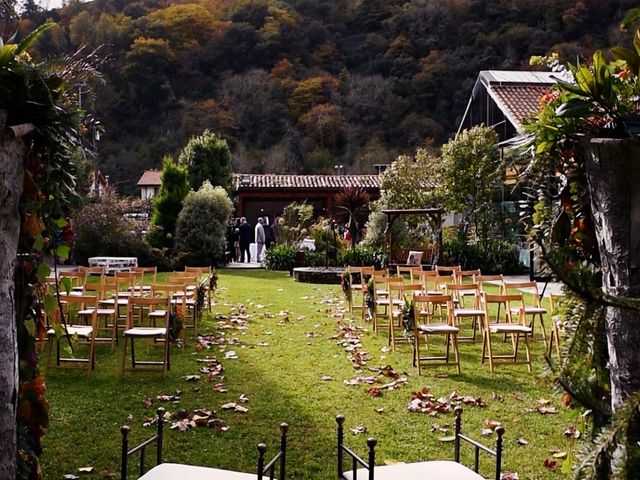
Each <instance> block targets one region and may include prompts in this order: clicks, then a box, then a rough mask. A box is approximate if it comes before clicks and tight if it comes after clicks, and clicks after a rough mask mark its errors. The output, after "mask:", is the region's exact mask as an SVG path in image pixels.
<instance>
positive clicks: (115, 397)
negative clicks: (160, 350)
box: [42, 270, 584, 480]
mask: <svg viewBox="0 0 640 480" xmlns="http://www.w3.org/2000/svg"><path fill="white" fill-rule="evenodd" d="M215 300H216V305H215V306H214V308H213V315H210V316H209V315H207V316H205V319H204V321H203V325H202V328H201V330H202V331H203V332H205V331H206V332H211V333H214V332H218V333H224V335H225V337H226V338H237V339H238V340H239V344H237V345H223V346H221V345H215V346H213V347H212V348H211V349H209V350H202V351H196V349H195V345H196V342H195V341H194V340H193V339H192V340H190V341H189V343H188V345H187V346H186V347H185V348H183V349H177V348H173V349H172V367H171V371H170V373H169V375H168V376H167V378H166V379H162V377H161V375H159V374H153V373H143V372H140V373H138V372H136V373H128V374H127V375H126V376H125V378H124V380H122V381H121V380H119V378H118V372H119V359H120V355H119V353H120V351H119V348H118V349H117V350H116V352H115V353H113V354H112V353H111V352H110V348H109V347H107V346H98V347H97V349H98V350H97V351H98V353H97V363H96V365H97V366H96V370H95V372H92V373H87V372H84V371H76V370H56V369H52V370H51V371H50V372H49V375H48V378H47V386H48V394H47V395H48V399H49V402H50V408H51V410H50V420H51V425H50V428H49V431H48V433H47V435H46V436H45V439H44V453H43V456H42V462H43V470H44V475H45V478H50V479H59V478H62V477H63V475H65V474H68V473H72V474H76V475H82V476H83V477H86V478H102V477H103V476H104V475H108V474H109V473H113V472H118V470H119V468H118V465H119V442H120V427H121V426H122V425H125V424H127V425H129V426H130V427H131V428H132V433H131V440H132V442H138V441H140V440H142V439H143V438H146V437H147V436H149V435H151V434H152V430H151V428H143V426H142V424H143V423H144V421H145V419H146V418H147V417H151V416H153V415H154V412H155V410H156V408H157V407H159V406H163V407H165V408H166V409H167V410H168V411H170V412H176V411H178V410H180V409H186V410H188V411H189V412H191V411H192V410H193V409H196V408H204V409H209V410H215V411H216V412H217V416H218V417H219V418H220V419H222V420H223V421H224V422H225V424H226V425H227V426H228V427H229V429H228V431H225V432H219V431H216V430H214V429H212V428H207V427H197V428H193V429H190V430H188V431H184V432H182V431H179V430H177V429H175V430H167V433H166V442H165V461H170V462H177V463H188V464H196V465H205V466H215V467H218V468H224V469H232V470H241V471H247V472H250V471H254V468H255V467H254V466H255V462H256V457H257V452H256V444H257V443H259V442H265V443H266V444H267V445H268V446H269V451H268V452H269V453H274V452H275V451H276V448H277V441H278V434H279V433H278V425H279V424H280V422H283V421H286V422H287V423H289V425H290V431H289V438H290V441H289V452H288V457H287V460H288V462H287V469H288V478H290V479H333V478H336V477H337V474H336V462H335V457H336V453H335V451H336V447H335V442H336V441H335V430H336V428H335V427H336V422H335V416H336V414H338V413H341V414H344V415H345V416H346V418H347V421H346V425H347V427H356V426H364V427H366V433H364V434H360V435H354V434H352V433H347V443H348V444H349V445H351V446H352V447H354V448H355V449H356V450H358V451H360V452H362V453H365V448H366V446H365V442H366V438H367V437H368V436H375V437H377V438H378V449H377V461H378V463H385V462H387V463H388V462H413V461H420V460H428V459H451V458H452V456H453V444H452V443H450V442H445V441H442V439H443V437H448V436H450V435H451V434H452V433H451V432H452V430H449V432H448V433H447V432H444V431H443V430H441V429H438V428H434V425H437V426H440V427H443V428H444V427H447V426H451V425H452V423H453V418H454V417H453V412H450V413H445V414H438V415H437V416H435V417H433V416H429V415H427V414H424V413H413V412H409V411H408V408H407V407H408V404H409V401H410V400H411V393H412V392H413V391H417V390H420V389H421V388H423V387H429V389H430V390H431V392H432V393H433V394H434V395H435V397H436V398H438V397H441V396H445V397H448V396H449V395H450V394H451V393H453V392H456V393H457V394H459V395H464V396H472V397H481V398H482V400H484V402H485V403H486V407H484V408H481V407H477V406H464V415H463V419H464V424H463V425H464V427H465V428H464V430H465V431H466V433H468V434H470V435H471V436H473V437H476V438H478V439H481V440H482V441H484V442H485V443H487V444H490V445H493V443H494V442H495V434H494V435H491V436H488V437H481V429H482V428H483V426H484V423H485V421H487V420H489V421H499V422H501V423H502V424H503V425H504V427H505V429H506V434H505V454H504V464H503V465H504V470H505V471H514V472H518V474H519V476H520V479H541V480H542V479H552V478H561V477H562V476H563V475H562V474H561V473H560V466H561V464H562V462H563V460H562V459H554V458H553V453H554V452H567V453H568V454H569V455H570V454H571V450H572V446H571V444H570V442H569V441H568V440H566V439H565V437H564V435H563V432H564V431H565V429H567V428H568V427H571V426H573V427H576V428H578V429H579V430H580V431H584V424H583V420H582V418H581V416H580V413H581V412H579V411H577V410H572V409H568V408H566V407H564V406H563V405H562V401H561V398H560V397H559V396H558V395H557V394H556V393H554V390H553V388H552V386H551V385H549V383H548V382H547V381H546V380H544V379H543V378H541V376H540V374H541V372H542V370H543V367H544V364H545V362H544V359H543V356H542V355H543V350H544V348H543V345H542V341H541V339H540V337H539V335H540V334H539V331H538V332H537V338H536V341H535V342H534V344H533V352H534V357H533V360H534V373H532V374H529V373H527V370H526V367H525V366H524V365H518V366H498V368H497V371H496V373H495V374H491V373H490V372H489V367H488V365H482V364H481V363H480V352H481V344H480V342H477V343H476V344H461V345H460V351H461V358H462V374H461V375H457V374H455V370H454V369H453V368H449V369H446V368H439V367H432V368H427V369H426V371H423V374H422V376H420V377H418V376H417V375H416V371H415V369H414V368H413V367H412V365H411V346H410V345H406V344H403V345H400V346H399V347H398V349H397V350H396V351H395V352H391V351H388V352H387V351H384V350H386V349H384V347H385V346H386V345H387V340H386V336H383V335H379V336H376V335H375V334H374V333H373V332H371V324H370V323H368V322H361V321H360V319H359V314H358V315H357V317H358V319H357V321H356V322H355V325H360V326H362V327H365V328H366V329H367V331H366V332H365V333H364V336H363V337H362V350H364V351H366V352H368V353H369V354H371V355H372V357H373V358H372V359H371V360H370V361H369V362H368V363H367V365H365V366H364V369H363V371H362V372H357V371H356V369H355V368H354V367H353V366H352V364H351V362H350V361H349V360H348V358H347V353H346V352H345V350H344V348H343V347H342V346H340V345H338V344H337V340H336V339H335V338H331V337H333V336H335V335H336V334H337V328H336V322H338V321H341V319H340V312H341V310H344V308H345V306H346V304H345V302H344V301H343V297H342V294H341V291H340V287H339V286H338V285H320V286H317V285H310V284H300V283H296V282H294V281H293V280H292V279H291V278H290V277H289V276H288V275H287V274H285V273H281V272H269V271H263V270H223V271H221V272H220V279H219V290H218V291H217V292H216V294H215ZM240 304H241V305H244V307H245V309H246V313H247V314H248V316H249V317H248V328H247V329H246V330H245V331H243V330H237V329H220V328H219V325H218V320H220V319H216V315H218V316H220V315H226V316H230V315H231V311H232V309H237V308H238V305H240ZM348 318H349V314H348V313H347V314H346V315H345V320H348ZM548 323H549V322H548V319H547V324H548ZM229 350H234V351H235V352H236V353H237V357H238V358H225V352H228V351H229ZM207 356H209V357H216V358H217V359H218V360H220V363H222V365H223V367H224V372H223V374H224V385H225V388H226V389H227V391H226V392H224V393H219V392H216V391H214V390H213V385H215V384H216V383H218V382H219V379H216V380H215V381H213V382H209V381H207V380H206V375H204V374H201V375H202V378H201V379H200V380H199V381H197V382H188V381H187V380H186V379H185V378H184V377H185V376H187V375H193V374H199V369H200V368H201V366H202V363H198V362H197V360H198V359H203V358H205V357H207ZM385 365H391V366H392V367H393V368H394V369H395V370H397V371H398V372H401V374H402V376H403V377H407V379H408V382H407V383H406V384H404V385H401V386H400V387H399V388H398V389H396V390H392V391H387V390H385V391H384V393H383V394H382V396H380V397H372V396H371V395H369V393H368V389H369V387H370V385H364V384H359V385H357V386H348V385H345V384H344V383H343V382H344V380H349V379H352V378H354V377H356V376H369V375H374V374H375V373H373V372H371V371H369V367H383V366H385ZM443 372H447V375H446V376H445V375H438V374H441V373H443ZM325 376H330V377H331V380H326V379H325V380H323V377H325ZM390 380H391V379H385V380H384V381H385V382H387V381H390ZM176 390H180V391H182V394H181V396H180V398H181V399H180V402H179V403H177V404H172V403H168V402H160V401H158V400H157V396H158V395H163V394H174V393H175V392H176ZM243 394H244V395H246V396H247V397H248V398H249V401H248V403H243V404H242V405H244V406H246V407H247V408H248V409H249V410H248V412H246V413H240V412H236V411H229V410H222V409H221V406H222V405H224V404H225V403H228V402H237V401H238V399H239V397H240V396H241V395H243ZM145 396H146V397H149V398H150V399H152V400H153V403H152V405H150V406H146V405H145V403H144V402H143V399H144V397H145ZM540 399H547V400H550V401H551V404H552V405H553V406H555V407H556V408H557V411H558V413H557V414H546V415H543V414H541V413H539V412H538V411H536V406H537V402H538V400H540ZM380 409H384V410H383V411H382V413H378V412H379V411H380ZM517 439H524V440H526V441H527V442H528V444H526V445H521V444H519V443H518V441H517ZM521 443H525V442H524V441H522V442H521ZM574 448H575V447H574ZM547 459H549V460H553V461H555V462H557V467H558V468H557V471H556V472H554V471H551V470H550V469H548V468H546V467H545V466H544V462H545V460H547ZM487 460H488V459H487ZM86 466H92V467H94V473H92V474H88V475H85V474H79V473H78V468H79V467H86ZM484 467H485V468H484V472H483V473H484V474H485V476H489V475H490V474H491V465H490V461H487V462H486V464H485V465H484Z"/></svg>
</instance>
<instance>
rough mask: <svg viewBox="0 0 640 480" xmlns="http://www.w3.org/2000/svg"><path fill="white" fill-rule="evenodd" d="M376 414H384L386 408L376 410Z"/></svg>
mask: <svg viewBox="0 0 640 480" xmlns="http://www.w3.org/2000/svg"><path fill="white" fill-rule="evenodd" d="M375 410H376V413H383V412H384V408H382V407H381V408H376V409H375Z"/></svg>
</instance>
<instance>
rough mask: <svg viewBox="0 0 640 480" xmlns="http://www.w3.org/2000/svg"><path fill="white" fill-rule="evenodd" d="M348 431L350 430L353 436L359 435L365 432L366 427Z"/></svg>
mask: <svg viewBox="0 0 640 480" xmlns="http://www.w3.org/2000/svg"><path fill="white" fill-rule="evenodd" d="M349 430H351V433H353V434H354V435H360V434H361V433H366V432H367V427H364V426H358V427H353V428H350V429H349Z"/></svg>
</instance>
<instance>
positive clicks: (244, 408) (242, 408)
mask: <svg viewBox="0 0 640 480" xmlns="http://www.w3.org/2000/svg"><path fill="white" fill-rule="evenodd" d="M234 410H235V411H236V412H240V413H247V412H248V411H249V409H248V408H247V407H243V406H242V405H236V408H234Z"/></svg>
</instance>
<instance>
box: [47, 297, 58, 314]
mask: <svg viewBox="0 0 640 480" xmlns="http://www.w3.org/2000/svg"><path fill="white" fill-rule="evenodd" d="M57 306H58V300H57V299H56V297H55V296H54V295H51V294H50V293H48V294H46V295H45V296H44V311H45V312H46V313H47V315H51V314H52V313H53V312H54V311H55V309H56V307H57Z"/></svg>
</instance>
